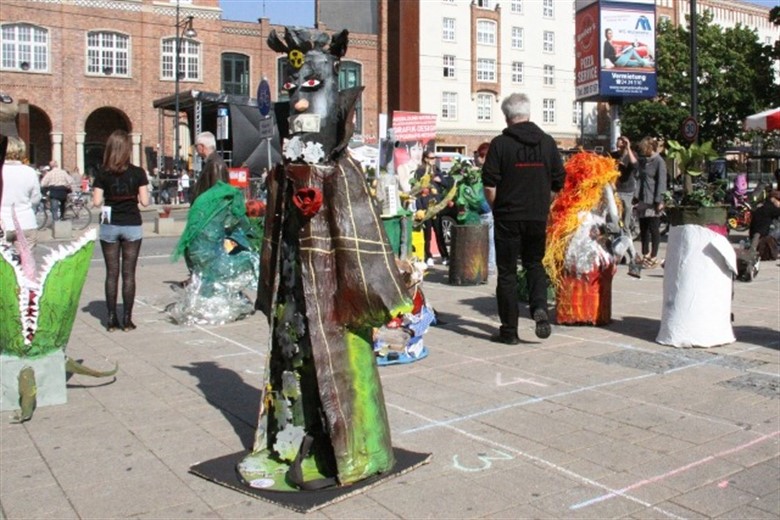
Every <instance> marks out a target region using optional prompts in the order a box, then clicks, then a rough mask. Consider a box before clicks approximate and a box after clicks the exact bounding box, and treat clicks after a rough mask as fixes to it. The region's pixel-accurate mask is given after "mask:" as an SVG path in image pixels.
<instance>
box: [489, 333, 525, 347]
mask: <svg viewBox="0 0 780 520" xmlns="http://www.w3.org/2000/svg"><path fill="white" fill-rule="evenodd" d="M490 341H492V342H493V343H503V344H504V345H517V344H519V343H520V338H518V337H517V336H516V335H515V336H504V335H503V334H501V333H500V332H498V333H496V334H493V335H492V336H490Z"/></svg>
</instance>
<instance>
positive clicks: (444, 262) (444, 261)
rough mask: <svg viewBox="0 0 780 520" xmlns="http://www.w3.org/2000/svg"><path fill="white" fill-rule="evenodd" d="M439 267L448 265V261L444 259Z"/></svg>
mask: <svg viewBox="0 0 780 520" xmlns="http://www.w3.org/2000/svg"><path fill="white" fill-rule="evenodd" d="M441 265H450V259H449V258H445V259H444V260H442V261H441Z"/></svg>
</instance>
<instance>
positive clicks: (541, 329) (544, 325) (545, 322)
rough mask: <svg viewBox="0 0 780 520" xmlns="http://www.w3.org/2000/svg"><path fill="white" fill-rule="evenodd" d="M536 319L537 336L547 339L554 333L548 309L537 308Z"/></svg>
mask: <svg viewBox="0 0 780 520" xmlns="http://www.w3.org/2000/svg"><path fill="white" fill-rule="evenodd" d="M534 321H535V322H536V331H535V332H536V337H537V338H540V339H546V338H549V337H550V334H552V327H551V326H550V318H549V317H548V316H547V311H546V310H544V309H536V310H535V311H534Z"/></svg>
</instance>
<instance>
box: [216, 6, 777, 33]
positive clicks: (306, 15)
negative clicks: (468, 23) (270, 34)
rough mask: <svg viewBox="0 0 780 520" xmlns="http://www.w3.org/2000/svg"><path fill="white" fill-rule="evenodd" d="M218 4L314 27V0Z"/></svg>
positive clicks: (232, 16) (232, 15)
mask: <svg viewBox="0 0 780 520" xmlns="http://www.w3.org/2000/svg"><path fill="white" fill-rule="evenodd" d="M355 1H357V2H367V1H370V0H355ZM746 1H748V2H749V3H751V4H757V5H760V6H763V7H766V8H767V9H771V8H772V7H774V6H776V5H778V4H780V0H746ZM219 3H220V5H221V6H222V15H223V17H224V18H225V19H227V20H242V21H245V22H256V21H257V19H258V18H269V19H270V20H271V23H273V24H276V25H302V26H305V27H313V26H314V0H220V2H219Z"/></svg>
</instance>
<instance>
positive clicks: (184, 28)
mask: <svg viewBox="0 0 780 520" xmlns="http://www.w3.org/2000/svg"><path fill="white" fill-rule="evenodd" d="M197 35H198V33H197V32H195V29H193V28H192V16H187V17H186V18H184V20H180V18H179V0H176V42H175V49H174V59H173V77H174V95H173V97H174V102H173V103H174V112H175V113H176V117H175V120H174V125H175V126H174V129H173V141H174V144H173V148H174V150H173V153H174V158H173V168H174V170H175V171H176V175H178V174H179V170H180V161H181V153H180V149H181V144H180V142H179V80H180V75H181V71H180V70H179V66H180V64H181V39H182V38H194V37H196V36H197Z"/></svg>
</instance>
